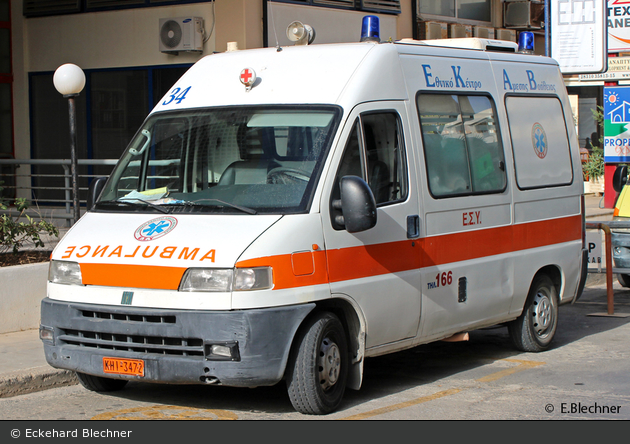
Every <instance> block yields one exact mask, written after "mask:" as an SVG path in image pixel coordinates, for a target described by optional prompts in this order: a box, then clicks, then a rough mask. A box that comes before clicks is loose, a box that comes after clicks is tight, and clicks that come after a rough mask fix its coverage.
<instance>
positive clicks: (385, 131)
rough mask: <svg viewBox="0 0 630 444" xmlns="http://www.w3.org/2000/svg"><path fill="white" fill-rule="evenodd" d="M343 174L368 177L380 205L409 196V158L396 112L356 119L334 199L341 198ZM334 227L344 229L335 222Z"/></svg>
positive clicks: (336, 183)
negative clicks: (340, 185) (340, 183)
mask: <svg viewBox="0 0 630 444" xmlns="http://www.w3.org/2000/svg"><path fill="white" fill-rule="evenodd" d="M344 176H358V177H361V178H362V179H363V180H365V181H366V182H367V184H368V185H369V186H370V189H371V190H372V194H374V199H375V201H376V205H377V206H379V207H380V206H383V205H388V204H391V203H394V202H398V201H401V200H404V199H406V198H407V194H408V180H407V158H406V155H405V150H404V144H403V139H402V130H401V124H400V118H399V116H398V114H397V113H396V112H393V111H386V112H371V113H365V114H362V115H361V116H360V117H359V118H357V120H356V121H355V123H354V127H353V129H352V132H351V133H350V137H349V138H348V141H347V143H346V148H345V150H344V153H343V156H342V158H341V162H340V163H339V169H338V170H337V175H336V177H335V186H334V188H333V192H332V199H331V202H332V200H335V199H339V198H340V192H339V182H340V180H341V178H342V177H344ZM333 226H335V228H336V229H342V228H343V227H338V226H336V225H335V223H334V221H333Z"/></svg>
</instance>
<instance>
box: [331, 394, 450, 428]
mask: <svg viewBox="0 0 630 444" xmlns="http://www.w3.org/2000/svg"><path fill="white" fill-rule="evenodd" d="M460 391H461V389H448V390H444V391H441V392H437V393H434V394H433V395H429V396H423V397H422V398H417V399H413V400H411V401H407V402H401V403H400V404H394V405H390V406H388V407H382V408H380V409H376V410H372V411H369V412H365V413H359V414H358V415H352V416H348V417H346V418H340V419H342V420H348V419H349V420H358V419H366V418H370V417H372V416H378V415H383V414H385V413H389V412H393V411H394V410H400V409H404V408H407V407H411V406H412V405H418V404H422V403H423V402H429V401H433V400H434V399H438V398H443V397H444V396H449V395H454V394H455V393H459V392H460Z"/></svg>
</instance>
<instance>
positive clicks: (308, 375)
mask: <svg viewBox="0 0 630 444" xmlns="http://www.w3.org/2000/svg"><path fill="white" fill-rule="evenodd" d="M294 347H295V348H294V350H293V353H292V357H291V360H290V362H289V366H288V368H287V390H288V393H289V398H290V399H291V404H293V408H295V410H297V411H298V412H300V413H305V414H311V415H324V414H326V413H330V412H332V411H333V410H335V409H336V408H337V407H338V406H339V404H340V403H341V399H342V398H343V394H344V391H345V388H346V380H347V375H348V365H349V357H348V347H347V341H346V333H345V330H344V328H343V326H342V325H341V322H340V321H339V318H337V316H335V315H334V314H332V313H320V314H318V315H316V316H315V317H313V318H312V319H311V320H310V322H309V323H308V324H307V325H306V326H305V328H304V329H303V330H302V333H301V334H300V335H298V337H297V338H296V343H295V345H294Z"/></svg>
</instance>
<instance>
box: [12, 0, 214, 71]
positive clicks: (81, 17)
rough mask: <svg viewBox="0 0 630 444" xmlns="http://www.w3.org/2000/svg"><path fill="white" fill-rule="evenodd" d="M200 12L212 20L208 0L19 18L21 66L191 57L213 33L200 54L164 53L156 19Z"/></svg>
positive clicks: (105, 64) (47, 67)
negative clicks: (23, 45) (24, 55)
mask: <svg viewBox="0 0 630 444" xmlns="http://www.w3.org/2000/svg"><path fill="white" fill-rule="evenodd" d="M188 16H195V17H202V18H203V19H204V22H205V28H206V32H210V29H211V26H212V6H211V3H196V4H188V5H182V6H165V7H154V8H137V9H124V10H118V11H105V12H92V13H85V14H71V15H65V16H55V17H41V18H29V19H25V26H24V36H25V39H26V41H27V42H28V52H27V54H28V55H27V66H26V68H27V70H28V71H30V72H37V71H54V70H55V69H57V67H58V66H59V65H61V64H63V63H75V64H77V65H79V66H80V67H82V68H84V69H91V68H113V67H121V66H147V65H166V64H172V63H192V62H195V61H197V60H199V58H200V57H201V56H202V55H205V54H210V53H212V51H213V50H214V33H213V34H212V35H211V36H210V39H209V40H208V42H206V44H205V45H204V52H203V54H201V55H199V54H187V53H180V54H179V55H177V56H175V55H170V54H164V53H162V52H160V50H159V39H158V35H159V19H160V18H167V17H188Z"/></svg>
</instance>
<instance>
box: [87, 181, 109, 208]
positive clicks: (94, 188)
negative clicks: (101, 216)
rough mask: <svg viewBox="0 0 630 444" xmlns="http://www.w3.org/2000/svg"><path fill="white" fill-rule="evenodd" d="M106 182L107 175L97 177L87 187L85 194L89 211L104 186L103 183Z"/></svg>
mask: <svg viewBox="0 0 630 444" xmlns="http://www.w3.org/2000/svg"><path fill="white" fill-rule="evenodd" d="M106 182H107V177H97V178H96V179H94V180H93V181H92V182H91V183H90V187H89V188H88V195H87V210H88V211H90V210H91V209H92V207H93V206H94V203H95V202H96V200H97V199H98V197H99V196H100V195H101V192H102V191H103V188H104V187H105V183H106Z"/></svg>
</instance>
